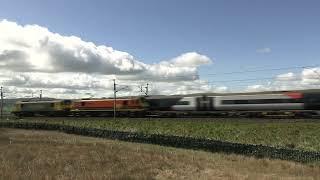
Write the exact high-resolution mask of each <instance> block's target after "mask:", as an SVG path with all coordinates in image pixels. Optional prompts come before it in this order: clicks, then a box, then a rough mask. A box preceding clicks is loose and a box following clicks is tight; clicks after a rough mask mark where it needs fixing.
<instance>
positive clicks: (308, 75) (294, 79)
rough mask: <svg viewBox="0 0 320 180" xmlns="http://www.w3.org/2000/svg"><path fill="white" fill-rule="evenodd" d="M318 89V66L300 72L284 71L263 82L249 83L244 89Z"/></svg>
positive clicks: (319, 76)
mask: <svg viewBox="0 0 320 180" xmlns="http://www.w3.org/2000/svg"><path fill="white" fill-rule="evenodd" d="M301 89H320V67H315V68H307V69H303V70H302V71H301V72H300V73H292V72H289V73H285V74H280V75H278V76H276V78H275V79H274V80H272V81H269V82H267V83H264V84H256V85H249V86H248V87H247V88H246V91H278V90H301Z"/></svg>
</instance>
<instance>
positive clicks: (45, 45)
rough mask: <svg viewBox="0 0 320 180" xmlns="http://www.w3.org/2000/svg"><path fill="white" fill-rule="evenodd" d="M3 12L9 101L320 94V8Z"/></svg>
mask: <svg viewBox="0 0 320 180" xmlns="http://www.w3.org/2000/svg"><path fill="white" fill-rule="evenodd" d="M0 4H1V6H0V33H1V34H0V45H1V46H0V70H1V72H0V75H1V76H0V84H1V85H2V86H4V87H5V88H6V89H7V94H8V96H30V94H33V93H34V94H37V93H38V92H39V90H40V89H43V92H44V93H45V94H47V95H48V96H55V97H58V98H59V97H83V96H88V95H89V94H90V96H94V97H102V96H110V95H111V94H112V80H111V79H113V78H116V79H117V82H118V83H119V87H120V86H121V85H128V86H129V87H128V88H126V89H124V90H123V91H122V92H119V94H122V95H137V94H139V93H141V92H139V86H140V85H143V86H145V84H146V83H149V84H150V93H153V94H167V95H168V94H186V93H195V92H233V91H237V92H239V91H240V92H242V91H264V90H290V89H297V88H298V89H299V88H301V89H308V88H320V75H319V74H320V68H319V67H320V66H319V64H320V61H319V60H320V46H319V43H320V35H319V32H320V23H319V17H320V12H319V9H320V2H319V1H316V0H305V1H302V0H299V1H298V0H282V1H277V0H268V1H266V0H256V1H252V0H241V1H238V0H197V1H191V0H161V1H155V0H135V1H125V0H108V1H102V0H96V1H88V0H87V1H84V0H82V1H81V0H68V1H63V0H55V1H49V0H46V1H43V0H29V1H28V2H27V3H26V1H22V0H20V1H18V0H0ZM306 66H308V67H309V66H310V68H303V67H306ZM291 67H297V68H291ZM277 68H280V69H281V68H283V69H282V70H272V71H271V70H265V71H255V70H259V69H277ZM237 71H246V72H245V73H233V74H228V73H229V72H237ZM247 71H253V72H247ZM248 79H251V80H248ZM237 80H239V81H237Z"/></svg>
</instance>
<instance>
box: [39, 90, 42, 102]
mask: <svg viewBox="0 0 320 180" xmlns="http://www.w3.org/2000/svg"><path fill="white" fill-rule="evenodd" d="M39 97H40V101H41V100H42V90H40V96H39Z"/></svg>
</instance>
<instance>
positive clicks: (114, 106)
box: [113, 79, 117, 120]
mask: <svg viewBox="0 0 320 180" xmlns="http://www.w3.org/2000/svg"><path fill="white" fill-rule="evenodd" d="M116 98H117V87H116V80H115V79H113V120H116V108H117V107H116V106H117V104H116Z"/></svg>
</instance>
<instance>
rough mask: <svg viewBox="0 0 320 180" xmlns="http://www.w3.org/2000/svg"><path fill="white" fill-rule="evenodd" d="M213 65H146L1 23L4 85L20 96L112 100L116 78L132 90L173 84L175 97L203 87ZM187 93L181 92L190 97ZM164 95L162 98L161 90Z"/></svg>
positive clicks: (178, 60) (193, 60) (188, 59)
mask: <svg viewBox="0 0 320 180" xmlns="http://www.w3.org/2000/svg"><path fill="white" fill-rule="evenodd" d="M210 63H212V60H211V59H210V58H209V57H207V56H205V55H201V54H198V53H196V52H187V53H184V54H181V55H180V56H178V57H175V58H172V59H171V60H166V61H161V62H159V63H156V64H146V63H144V62H142V61H139V60H137V59H136V58H134V57H133V56H132V55H130V54H129V53H127V52H123V51H118V50H115V49H113V48H112V47H108V46H104V45H95V44H94V43H92V42H86V41H83V40H82V39H80V38H79V37H76V36H63V35H60V34H58V33H53V32H50V31H49V30H48V29H47V28H45V27H41V26H39V25H24V26H22V25H19V24H17V23H15V22H11V21H7V20H2V21H0V84H3V85H4V86H7V88H9V89H10V91H12V93H13V94H15V95H16V96H20V95H21V96H23V95H25V94H28V93H30V92H33V91H35V92H36V91H38V90H39V89H46V91H47V93H48V94H50V93H51V95H54V94H55V93H56V94H59V93H60V94H61V95H64V93H69V94H72V93H74V94H73V95H75V96H76V95H78V96H81V95H82V94H81V92H82V91H84V92H85V94H86V93H87V92H90V93H91V94H95V95H96V96H108V95H110V94H111V93H112V91H110V90H111V89H112V82H111V81H110V79H113V78H116V79H118V81H120V82H121V83H123V84H126V85H130V84H132V83H135V84H136V83H137V82H140V83H144V82H147V81H148V82H154V83H159V82H170V83H171V85H172V86H174V87H172V89H166V90H167V91H166V93H168V94H175V93H176V92H177V91H176V90H177V89H179V88H182V89H184V88H183V86H184V84H183V83H186V82H191V83H196V84H197V86H198V85H199V83H200V84H203V83H204V82H202V81H200V80H198V78H199V77H198V67H199V66H201V65H206V64H210ZM164 87H165V86H164ZM198 87H199V86H198ZM57 89H58V90H57ZM185 89H186V91H183V90H181V91H179V92H181V93H187V92H190V90H189V89H188V88H185ZM205 89H206V88H204V90H205ZM158 90H160V92H161V88H160V89H158ZM23 92H25V94H24V93H23ZM44 92H45V91H44ZM77 93H78V94H77ZM82 93H83V92H82ZM136 94H137V93H135V94H132V95H136ZM68 96H69V95H68Z"/></svg>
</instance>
